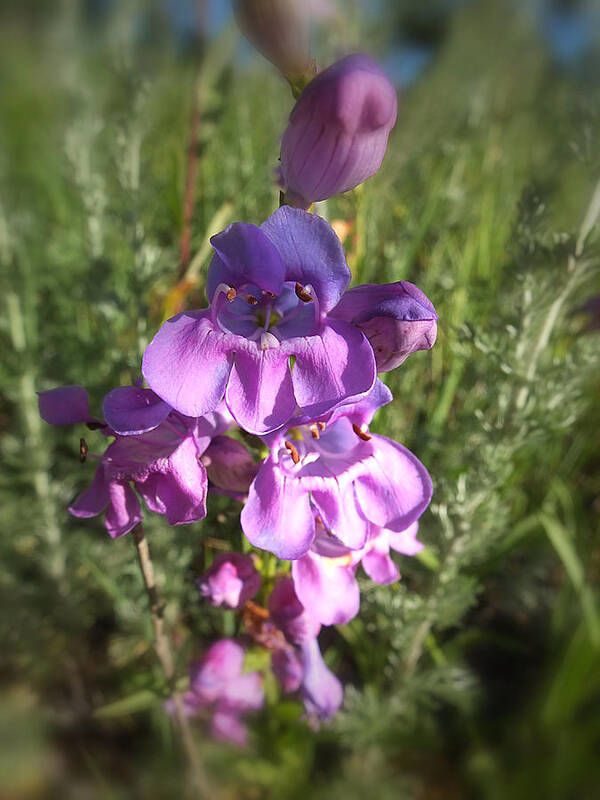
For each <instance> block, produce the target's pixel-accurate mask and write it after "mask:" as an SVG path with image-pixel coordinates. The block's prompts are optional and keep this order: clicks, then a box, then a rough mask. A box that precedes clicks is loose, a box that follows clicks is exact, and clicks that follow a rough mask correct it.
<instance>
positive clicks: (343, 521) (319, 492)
mask: <svg viewBox="0 0 600 800" xmlns="http://www.w3.org/2000/svg"><path fill="white" fill-rule="evenodd" d="M320 483H321V486H320V487H319V486H316V485H315V481H314V479H313V480H312V481H311V486H312V488H311V498H312V501H313V503H314V505H315V506H316V507H317V509H318V511H319V513H320V515H321V518H322V520H323V524H324V526H325V528H326V529H327V530H328V531H329V532H330V533H332V534H333V535H334V536H335V537H336V539H339V540H340V542H343V543H344V544H345V545H346V547H349V548H350V549H351V550H358V549H360V548H361V547H363V545H364V543H365V542H366V540H367V536H368V535H369V530H370V527H371V526H370V524H369V522H368V521H367V520H366V519H365V517H364V516H363V514H362V513H361V509H360V506H359V504H358V503H357V501H356V494H355V491H354V486H353V483H352V480H351V478H350V477H349V476H347V475H345V474H343V473H342V474H341V475H338V476H337V478H329V479H328V478H325V479H323V480H322V481H321V482H320Z"/></svg>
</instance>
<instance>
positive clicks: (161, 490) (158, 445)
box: [39, 386, 231, 538]
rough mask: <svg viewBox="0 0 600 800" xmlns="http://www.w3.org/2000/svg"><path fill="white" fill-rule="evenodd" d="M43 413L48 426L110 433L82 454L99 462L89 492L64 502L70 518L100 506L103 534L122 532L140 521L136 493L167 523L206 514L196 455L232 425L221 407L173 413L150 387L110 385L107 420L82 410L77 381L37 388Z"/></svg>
mask: <svg viewBox="0 0 600 800" xmlns="http://www.w3.org/2000/svg"><path fill="white" fill-rule="evenodd" d="M39 407H40V414H41V416H42V418H43V419H44V420H45V421H46V422H49V423H51V424H54V425H68V424H71V423H74V422H86V423H87V424H88V426H89V427H91V428H95V429H98V430H99V431H100V432H101V433H102V434H103V435H104V436H107V437H112V436H114V437H115V441H114V442H113V443H112V444H110V445H109V446H108V448H107V449H106V451H105V452H104V453H103V454H102V455H95V454H93V453H88V452H87V445H86V444H85V441H84V440H82V458H83V459H85V458H86V457H89V458H93V459H96V460H98V461H99V464H98V468H97V470H96V474H95V476H94V479H93V481H92V484H91V486H90V488H89V489H87V490H86V491H84V492H83V493H82V494H80V495H79V497H78V498H77V499H76V500H75V501H74V502H73V503H72V505H71V506H70V507H69V511H70V512H71V514H73V516H76V517H83V518H86V517H94V516H96V515H98V514H101V513H102V512H103V511H106V516H105V525H106V529H107V530H108V533H109V534H110V536H112V537H113V538H114V537H117V536H123V535H124V534H126V533H129V531H131V530H132V529H133V528H134V527H135V526H136V525H137V524H138V523H139V522H141V520H142V511H141V508H140V503H139V500H138V497H137V495H136V493H135V492H134V490H133V489H132V487H131V485H130V484H131V483H133V485H134V486H135V489H136V490H137V492H138V493H139V494H140V495H141V496H142V497H143V499H144V500H145V502H146V505H147V506H148V508H149V509H150V510H151V511H154V512H155V513H157V514H164V515H165V516H166V518H167V520H168V522H169V524H170V525H182V524H184V523H188V522H195V521H197V520H199V519H202V518H203V517H205V516H206V490H207V478H206V470H205V468H204V466H203V465H202V463H200V460H199V459H200V456H201V455H202V453H203V452H204V451H205V450H206V449H207V447H208V446H209V444H210V442H211V439H212V437H213V436H214V435H215V434H218V433H220V432H221V431H223V430H225V429H226V428H227V427H229V425H230V424H231V418H230V416H229V414H228V413H227V412H226V410H225V409H223V410H222V411H219V412H216V413H214V414H212V415H211V416H207V417H204V418H201V419H191V418H189V417H184V416H182V415H181V414H178V413H176V412H174V411H173V410H172V409H171V408H170V407H169V406H168V405H166V403H164V402H163V401H162V400H160V398H159V397H157V396H156V395H155V394H154V392H152V391H150V390H149V389H142V388H140V387H139V386H122V387H119V388H118V389H113V391H112V392H109V393H108V394H107V395H106V397H105V398H104V403H103V411H104V415H105V417H106V422H103V421H102V420H99V419H97V418H95V417H92V416H91V415H90V413H89V401H88V395H87V392H86V391H85V389H83V387H81V386H67V387H61V388H58V389H52V390H50V391H47V392H40V393H39Z"/></svg>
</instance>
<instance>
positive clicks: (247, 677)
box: [167, 639, 264, 747]
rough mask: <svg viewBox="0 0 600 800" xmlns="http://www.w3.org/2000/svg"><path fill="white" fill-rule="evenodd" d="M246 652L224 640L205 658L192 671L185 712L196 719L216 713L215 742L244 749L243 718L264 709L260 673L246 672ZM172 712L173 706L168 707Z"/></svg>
mask: <svg viewBox="0 0 600 800" xmlns="http://www.w3.org/2000/svg"><path fill="white" fill-rule="evenodd" d="M243 669H244V651H243V649H242V648H241V647H240V645H239V644H237V643H236V642H234V641H233V640H232V639H220V640H219V641H218V642H215V644H213V645H212V647H210V649H209V650H208V652H207V653H206V655H205V656H204V658H203V659H202V660H201V661H199V662H196V663H194V664H192V666H191V668H190V689H189V691H188V692H186V693H185V694H184V695H183V703H184V709H185V711H186V713H187V714H189V715H193V714H196V713H198V712H200V711H201V710H202V709H212V726H211V731H212V734H213V736H214V737H215V739H220V740H222V741H231V742H234V743H235V744H238V745H240V746H242V747H243V746H245V745H246V743H247V735H248V734H247V730H246V726H245V725H244V723H243V722H242V721H241V719H240V717H241V715H242V714H246V713H247V712H249V711H255V710H256V709H259V708H261V706H262V705H263V703H264V692H263V689H262V685H261V676H260V673H258V672H247V673H244V672H243ZM167 708H168V709H169V710H171V708H172V704H167Z"/></svg>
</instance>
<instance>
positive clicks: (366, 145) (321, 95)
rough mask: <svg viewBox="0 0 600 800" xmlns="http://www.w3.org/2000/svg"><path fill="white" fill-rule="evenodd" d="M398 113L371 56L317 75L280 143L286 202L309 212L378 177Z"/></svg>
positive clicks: (355, 57)
mask: <svg viewBox="0 0 600 800" xmlns="http://www.w3.org/2000/svg"><path fill="white" fill-rule="evenodd" d="M397 111H398V101H397V98H396V90H395V89H394V87H393V85H392V84H391V83H390V81H389V80H388V79H387V77H386V76H385V75H384V73H383V72H382V70H381V69H380V68H379V66H378V65H377V64H376V63H375V62H374V61H373V59H371V58H369V57H368V56H365V55H352V56H348V57H347V58H344V59H342V60H341V61H338V62H337V63H336V64H333V66H331V67H329V68H328V69H326V70H325V71H324V72H321V73H320V74H319V75H317V77H316V78H314V79H313V80H312V81H311V82H310V83H309V84H308V86H307V87H306V88H305V89H304V91H303V92H302V94H301V95H300V97H299V98H298V102H297V103H296V105H295V107H294V109H293V111H292V113H291V115H290V119H289V123H288V126H287V128H286V130H285V132H284V134H283V139H282V141H281V180H282V183H283V186H284V191H285V197H286V201H287V202H288V203H290V204H291V205H294V206H297V207H299V208H308V207H309V206H310V204H311V203H313V202H315V201H318V200H326V199H327V198H328V197H332V196H333V195H335V194H340V193H341V192H347V191H348V190H349V189H353V188H354V187H355V186H358V184H359V183H362V182H363V181H366V180H367V178H370V177H371V176H372V175H374V174H375V173H376V172H377V170H378V169H379V167H380V166H381V162H382V161H383V157H384V155H385V150H386V147H387V140H388V136H389V133H390V131H391V129H392V128H393V127H394V124H395V122H396V115H397Z"/></svg>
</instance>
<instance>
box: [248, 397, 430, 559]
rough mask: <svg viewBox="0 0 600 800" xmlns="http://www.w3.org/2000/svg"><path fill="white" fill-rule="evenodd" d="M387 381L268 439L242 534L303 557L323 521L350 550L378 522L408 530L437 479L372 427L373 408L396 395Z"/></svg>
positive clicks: (285, 553) (283, 552)
mask: <svg viewBox="0 0 600 800" xmlns="http://www.w3.org/2000/svg"><path fill="white" fill-rule="evenodd" d="M384 390H385V387H383V385H382V384H380V383H378V384H376V385H375V388H374V390H373V391H372V392H371V394H370V395H369V396H367V397H366V398H364V399H362V400H361V401H360V402H359V403H356V404H347V405H345V406H341V407H339V408H338V409H336V410H335V411H334V412H333V414H331V415H330V417H329V421H328V422H327V423H326V422H324V421H321V420H319V421H317V422H313V423H312V424H302V425H298V426H297V427H295V428H293V429H292V430H291V431H288V432H287V433H285V432H278V433H276V434H273V435H272V436H271V437H269V442H270V444H271V452H270V453H269V455H268V456H267V458H266V459H265V461H263V463H262V464H261V466H260V468H259V471H258V474H257V476H256V478H255V479H254V482H253V483H252V486H251V487H250V491H249V493H248V501H247V503H246V505H245V506H244V508H243V509H242V515H241V522H242V528H243V530H244V533H245V534H246V536H247V538H248V539H249V541H250V542H251V543H252V544H253V545H255V546H256V547H261V548H263V549H265V550H270V551H271V552H273V553H275V555H276V556H278V557H279V558H285V559H290V560H294V559H297V558H301V557H302V556H303V555H305V554H306V553H307V552H308V550H309V549H310V547H311V545H312V542H313V540H314V538H315V533H316V525H317V522H318V521H319V520H320V522H321V523H322V525H323V527H324V528H325V529H326V531H327V532H328V534H329V535H331V536H332V537H334V538H335V539H336V540H338V541H339V542H341V543H342V544H343V545H345V547H346V548H347V549H349V550H360V549H361V548H362V547H364V546H365V543H366V541H367V538H368V536H369V532H370V530H371V528H372V526H376V527H379V528H387V529H389V530H391V531H403V530H405V529H406V528H407V527H408V526H409V525H411V524H412V523H413V522H414V521H415V520H416V519H418V517H419V516H420V515H421V514H422V513H423V511H424V510H425V509H426V508H427V506H428V505H429V501H430V499H431V494H432V486H431V480H430V478H429V475H428V473H427V470H426V469H425V467H424V466H423V465H422V464H421V462H420V461H419V460H418V459H417V458H416V457H415V456H414V455H413V454H412V453H411V452H410V451H409V450H406V448H404V447H402V445H400V444H397V443H396V442H394V441H392V440H391V439H387V438H386V437H384V436H377V435H375V434H369V433H368V423H369V422H370V420H371V419H372V416H373V414H374V412H375V409H376V408H377V407H379V405H382V404H383V403H384V402H388V400H389V399H390V397H391V395H390V394H389V391H387V390H385V391H384Z"/></svg>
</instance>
